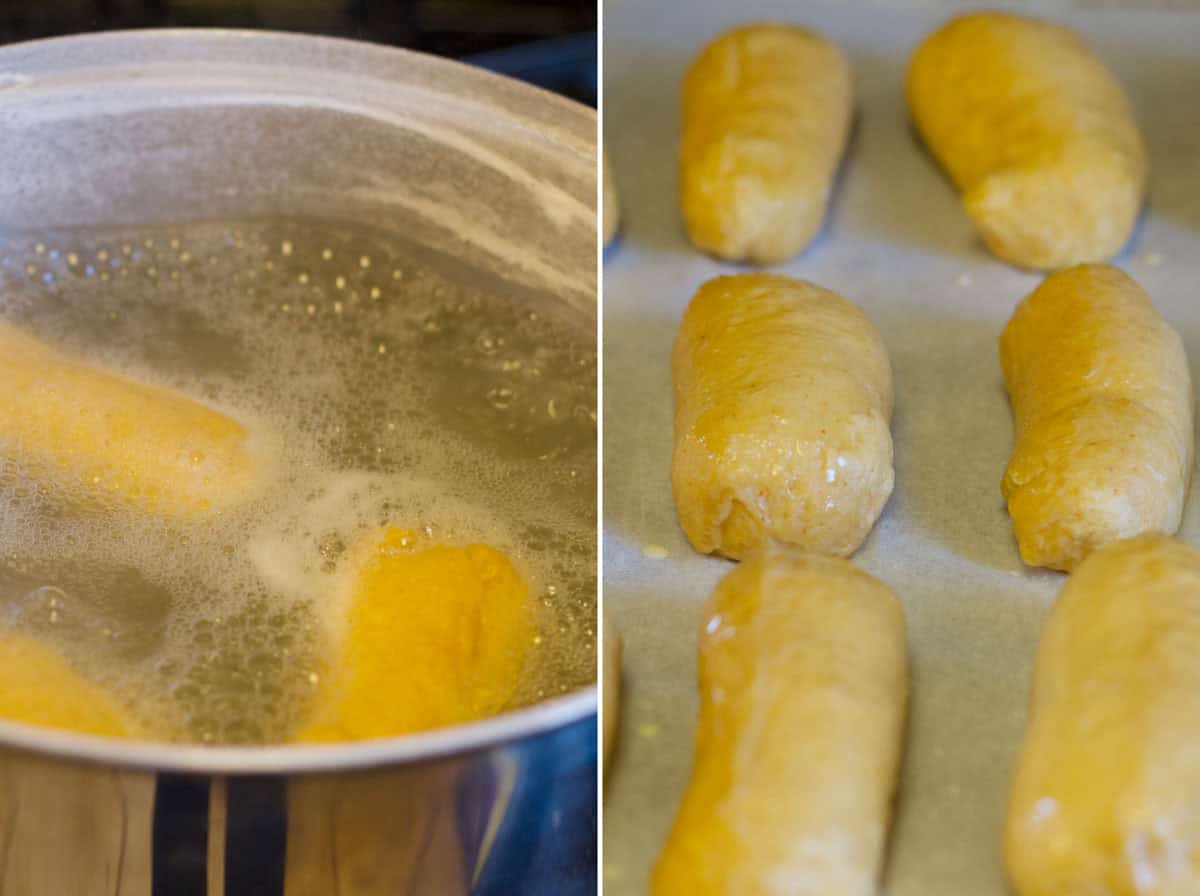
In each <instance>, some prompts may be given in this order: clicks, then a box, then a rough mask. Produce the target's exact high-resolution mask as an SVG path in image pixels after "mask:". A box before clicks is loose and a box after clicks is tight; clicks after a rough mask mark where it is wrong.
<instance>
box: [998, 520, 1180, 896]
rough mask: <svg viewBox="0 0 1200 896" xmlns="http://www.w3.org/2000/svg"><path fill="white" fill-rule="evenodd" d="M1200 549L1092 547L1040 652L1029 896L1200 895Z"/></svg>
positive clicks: (1021, 812) (1011, 818)
mask: <svg viewBox="0 0 1200 896" xmlns="http://www.w3.org/2000/svg"><path fill="white" fill-rule="evenodd" d="M1197 744H1200V551H1197V550H1196V549H1194V548H1191V547H1189V546H1187V545H1184V544H1183V543H1181V542H1179V541H1176V540H1174V539H1172V538H1168V537H1166V536H1162V535H1143V536H1140V537H1138V538H1136V539H1132V540H1127V541H1121V542H1117V543H1115V544H1111V545H1109V546H1107V547H1104V548H1100V549H1098V550H1097V551H1095V552H1094V553H1092V554H1091V555H1090V556H1089V557H1088V558H1087V559H1086V560H1084V561H1083V563H1081V564H1080V566H1079V568H1078V569H1077V570H1076V571H1075V572H1074V574H1072V576H1071V578H1070V579H1068V580H1067V583H1066V585H1065V586H1064V587H1063V589H1062V592H1061V593H1060V594H1059V597H1058V601H1057V602H1056V603H1055V605H1054V609H1053V610H1052V612H1051V614H1050V618H1049V621H1048V622H1047V623H1046V627H1045V630H1044V632H1043V634H1042V640H1041V644H1040V645H1039V647H1038V654H1037V665H1036V669H1035V671H1034V677H1033V693H1032V699H1031V705H1030V721H1029V730H1028V733H1027V735H1026V738H1025V744H1024V746H1023V747H1022V750H1021V753H1020V757H1019V761H1018V763H1017V768H1016V774H1015V777H1014V780H1013V787H1012V795H1011V800H1010V804H1009V811H1008V824H1007V828H1006V831H1005V858H1006V864H1007V866H1008V871H1009V874H1010V876H1011V878H1012V881H1013V883H1014V885H1015V888H1016V892H1017V893H1018V894H1019V896H1135V894H1137V896H1193V894H1196V893H1200V762H1198V761H1197V753H1196V751H1197Z"/></svg>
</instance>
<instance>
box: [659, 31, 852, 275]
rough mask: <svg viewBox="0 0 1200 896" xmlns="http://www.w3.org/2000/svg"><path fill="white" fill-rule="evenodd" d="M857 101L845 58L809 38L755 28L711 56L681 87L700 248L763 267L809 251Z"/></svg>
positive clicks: (685, 158) (687, 192)
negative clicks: (854, 99)
mask: <svg viewBox="0 0 1200 896" xmlns="http://www.w3.org/2000/svg"><path fill="white" fill-rule="evenodd" d="M852 94H853V84H852V76H851V71H850V64H849V62H848V61H847V60H846V57H845V56H844V55H843V54H842V52H841V51H840V50H839V49H838V48H837V47H835V46H834V45H832V44H830V43H829V42H828V41H826V40H824V39H822V38H821V37H820V36H818V35H817V34H814V33H813V32H811V31H808V30H805V29H803V28H797V27H795V26H791V25H781V24H770V23H766V24H754V25H745V26H742V27H740V28H734V29H732V30H730V31H727V32H725V33H724V34H722V35H721V36H719V37H718V38H716V39H715V40H714V41H712V43H710V44H709V45H708V46H707V47H705V48H704V50H702V51H701V53H700V55H699V56H698V57H697V58H696V60H695V61H694V62H693V63H692V66H691V68H690V69H689V70H688V73H687V76H686V78H685V80H684V85H683V122H682V123H683V128H682V138H681V142H680V180H681V186H680V190H681V194H680V196H681V205H682V211H683V219H684V223H685V224H686V226H687V232H688V237H689V239H691V241H692V243H694V244H695V245H696V246H697V247H698V248H700V249H703V250H704V251H706V252H710V253H712V254H713V255H716V256H718V257H720V258H725V259H729V260H747V261H752V262H757V263H761V264H770V263H773V262H778V261H783V260H785V259H787V258H790V257H792V256H793V255H795V254H797V253H798V252H800V250H802V249H803V248H804V247H805V246H807V245H808V243H809V242H810V241H811V240H812V238H813V237H814V236H816V234H817V232H818V231H819V230H820V229H821V222H822V221H823V220H824V217H825V209H826V206H827V204H828V201H829V193H830V190H831V188H832V185H833V179H834V175H835V174H836V172H837V166H838V163H839V161H840V160H841V157H842V153H843V151H844V150H845V147H846V138H847V135H848V132H849V128H850V118H851V110H852V105H853V95H852Z"/></svg>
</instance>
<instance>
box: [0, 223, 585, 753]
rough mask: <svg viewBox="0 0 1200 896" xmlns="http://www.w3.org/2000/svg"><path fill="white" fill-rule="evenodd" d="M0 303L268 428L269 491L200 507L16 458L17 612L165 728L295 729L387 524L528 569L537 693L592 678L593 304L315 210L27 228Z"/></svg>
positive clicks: (19, 319) (33, 323)
mask: <svg viewBox="0 0 1200 896" xmlns="http://www.w3.org/2000/svg"><path fill="white" fill-rule="evenodd" d="M364 260H365V262H364ZM0 317H3V318H4V319H7V320H10V321H12V322H13V323H15V324H17V325H18V326H20V327H22V328H23V329H24V330H25V331H26V332H29V333H31V334H33V335H35V336H36V337H37V338H39V339H42V340H44V341H46V342H48V343H49V344H51V345H53V346H55V347H56V348H58V349H60V350H62V351H63V352H66V353H68V354H70V355H72V356H74V357H78V358H79V359H81V360H84V361H86V362H88V363H93V364H97V365H100V366H102V367H104V368H106V369H108V370H111V371H113V372H117V373H120V374H122V375H125V376H129V377H132V378H134V379H137V380H139V381H141V382H146V383H152V384H157V385H161V386H165V387H169V388H173V389H178V390H180V391H182V392H183V393H185V394H186V395H188V396H190V397H191V398H193V399H195V400H198V401H201V402H204V403H206V404H208V405H209V406H210V407H213V408H215V409H218V410H220V411H221V412H223V413H226V414H228V415H230V416H232V417H234V418H235V419H237V420H239V421H240V422H242V423H243V424H244V425H245V426H246V427H247V429H248V430H249V431H250V433H251V437H250V445H251V449H252V451H253V452H254V453H255V454H256V456H257V457H258V458H259V459H260V460H261V462H262V463H261V467H262V476H261V479H262V482H261V485H260V487H258V488H257V489H256V490H255V492H254V493H253V495H252V496H249V497H247V498H246V499H245V500H244V501H241V502H240V503H239V502H237V501H235V502H232V507H231V508H230V509H228V510H225V511H223V512H222V513H220V514H216V515H208V516H201V517H191V518H182V519H171V518H164V517H160V516H156V515H153V514H147V513H145V512H139V511H137V510H136V509H130V508H129V507H127V506H123V504H122V502H120V501H116V500H112V499H110V498H106V497H105V496H104V495H103V494H101V495H100V496H97V494H95V493H90V492H88V490H86V489H84V490H82V491H81V490H80V488H79V487H78V486H74V485H70V484H69V483H66V484H64V483H60V482H48V481H46V480H45V479H44V478H41V479H39V478H37V477H36V476H35V475H32V474H33V471H31V470H27V469H24V468H23V467H22V466H21V464H20V462H19V459H18V458H14V457H8V458H3V457H0V625H10V626H16V627H18V628H24V629H28V630H32V631H35V632H36V633H37V634H38V635H39V636H42V637H47V638H50V639H51V640H54V641H55V643H57V644H58V645H59V646H60V647H61V648H62V649H63V650H64V651H65V652H66V653H68V655H69V656H70V657H71V659H72V660H73V661H74V662H75V663H76V664H77V665H79V666H80V667H81V668H82V669H84V670H85V671H86V672H87V674H89V675H92V676H93V677H95V678H97V679H99V680H101V681H103V682H104V683H106V684H108V685H109V686H111V687H113V688H114V689H116V690H117V691H118V692H119V693H121V694H122V695H124V696H125V697H126V698H127V699H129V700H131V701H132V705H133V706H134V708H135V711H136V712H137V713H138V714H139V715H140V716H141V717H142V718H143V719H146V720H151V721H152V722H153V723H154V727H155V728H156V729H157V730H160V731H161V732H162V734H163V736H164V737H172V738H177V739H187V740H203V741H222V742H254V741H267V740H274V739H279V738H281V737H284V736H286V733H287V731H288V730H289V729H290V728H291V726H293V725H294V724H295V723H296V721H297V720H298V715H299V713H301V712H302V709H303V703H304V697H305V695H306V694H307V693H309V691H310V690H311V687H312V682H311V675H312V672H313V669H314V668H315V665H316V657H317V651H319V650H320V649H321V645H322V637H323V635H322V632H323V631H325V630H326V629H327V627H328V625H329V620H328V618H327V617H324V616H322V613H323V612H324V613H328V611H329V605H330V603H331V600H335V599H336V596H337V595H338V594H341V593H344V591H345V588H344V586H339V584H338V583H339V582H343V581H344V578H345V576H346V575H347V571H346V569H345V566H346V564H345V563H344V562H342V561H343V560H344V558H345V557H346V556H349V555H350V554H351V553H352V552H351V551H350V550H349V549H350V548H351V547H353V546H354V545H355V544H357V543H360V542H361V541H362V540H363V539H365V538H369V537H371V533H373V532H377V531H378V530H379V528H380V527H381V526H383V525H388V524H392V525H397V526H401V527H405V528H410V529H413V530H416V531H425V532H428V533H431V535H432V537H433V538H435V539H436V540H441V541H448V542H453V543H465V542H472V541H476V542H482V543H486V544H490V545H493V546H494V547H496V548H498V549H500V550H503V551H504V552H506V553H507V554H509V556H510V557H512V559H513V560H514V562H515V563H516V564H517V565H518V567H519V568H520V569H521V570H522V572H523V573H524V575H525V576H526V578H527V579H528V581H529V583H530V586H531V591H532V593H534V594H535V596H536V597H537V600H536V607H537V617H538V619H537V621H538V629H539V637H538V642H539V646H538V648H537V650H536V652H535V660H534V663H533V664H532V668H531V670H530V674H529V676H528V680H527V681H526V682H525V684H524V686H523V688H522V692H521V695H520V702H530V701H534V700H536V699H539V698H540V697H544V696H549V695H551V694H555V693H559V692H561V691H564V690H569V689H571V688H573V687H577V686H579V685H581V684H583V683H585V682H590V681H593V680H594V676H595V614H596V610H595V607H596V583H595V558H596V543H595V506H594V504H595V483H596V458H595V432H596V430H595V426H596V424H595V414H596V411H595V395H596V354H595V345H594V336H593V333H592V332H591V329H590V328H589V327H586V326H583V325H580V324H579V323H577V322H573V321H570V320H568V319H566V318H565V317H560V316H558V315H556V314H555V312H554V309H553V308H546V307H542V306H540V305H534V304H531V303H524V302H514V301H512V300H511V299H506V298H502V297H500V296H497V295H494V294H492V293H491V292H489V290H488V288H487V286H486V284H484V285H482V286H481V285H479V284H473V283H470V282H468V281H467V280H466V279H465V278H456V277H455V276H454V275H453V274H452V273H440V272H439V271H438V270H435V269H434V267H433V266H431V265H430V264H427V263H426V262H425V260H423V259H421V257H420V256H419V255H418V254H417V252H416V251H415V250H413V249H411V248H410V247H407V246H406V245H405V244H404V243H403V242H400V241H397V240H395V239H393V238H390V237H388V236H386V235H384V234H382V232H378V231H371V230H368V229H365V228H360V229H354V228H347V227H346V226H345V225H343V224H337V225H332V224H326V223H321V222H315V221H271V222H233V223H230V222H210V223H201V224H191V225H186V226H177V227H172V228H169V229H155V230H146V231H136V232H135V231H122V232H110V233H88V234H63V233H40V234H37V235H36V237H29V238H27V239H26V238H22V239H21V240H19V241H9V243H8V244H7V247H6V251H5V252H4V256H3V258H0ZM0 442H2V434H0ZM0 447H2V445H0ZM0 454H2V452H0Z"/></svg>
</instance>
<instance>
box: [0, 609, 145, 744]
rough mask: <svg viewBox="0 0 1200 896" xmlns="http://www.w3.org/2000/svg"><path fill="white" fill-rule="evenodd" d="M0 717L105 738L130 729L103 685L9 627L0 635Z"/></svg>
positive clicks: (129, 733)
mask: <svg viewBox="0 0 1200 896" xmlns="http://www.w3.org/2000/svg"><path fill="white" fill-rule="evenodd" d="M0 719H5V720H8V721H11V722H25V723H27V724H31V725H43V726H46V727H49V728H63V729H66V730H69V731H77V732H80V733H83V734H103V735H107V736H109V737H132V736H134V733H135V732H134V725H133V723H132V722H131V721H130V719H129V718H128V717H127V715H126V713H125V710H124V709H123V708H122V707H121V706H120V705H118V704H117V702H116V701H115V700H113V699H112V698H111V697H110V696H109V695H108V694H107V693H106V692H105V691H104V689H103V688H101V687H100V686H99V685H98V684H94V683H93V682H91V681H89V680H87V679H86V678H84V677H83V676H82V675H80V674H79V673H78V672H76V671H75V670H74V669H73V668H72V667H71V665H70V664H69V663H68V662H67V661H66V660H65V659H64V658H63V657H62V656H61V655H60V654H59V653H58V652H57V651H56V650H54V649H53V648H52V647H50V646H48V645H46V644H43V643H42V642H41V641H38V640H37V639H35V638H32V637H30V636H29V635H23V634H19V633H17V632H12V631H7V632H4V633H2V634H0Z"/></svg>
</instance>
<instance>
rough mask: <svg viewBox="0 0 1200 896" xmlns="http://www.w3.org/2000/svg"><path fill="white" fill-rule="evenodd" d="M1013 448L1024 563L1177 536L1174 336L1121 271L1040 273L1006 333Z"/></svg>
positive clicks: (1187, 397)
mask: <svg viewBox="0 0 1200 896" xmlns="http://www.w3.org/2000/svg"><path fill="white" fill-rule="evenodd" d="M1000 361H1001V364H1002V366H1003V368H1004V379H1005V382H1006V383H1007V385H1008V394H1009V398H1010V400H1011V402H1012V407H1013V418H1014V420H1013V422H1014V428H1015V435H1016V440H1015V441H1016V444H1015V447H1014V449H1013V455H1012V459H1011V460H1010V461H1009V464H1008V469H1007V470H1006V471H1005V473H1004V482H1003V484H1002V487H1001V488H1002V491H1003V493H1004V497H1005V498H1006V499H1007V500H1008V512H1009V514H1010V515H1011V516H1012V521H1013V529H1014V531H1015V532H1016V536H1017V543H1018V545H1019V546H1020V549H1021V559H1023V560H1024V561H1025V562H1026V563H1028V564H1030V565H1031V566H1049V567H1051V568H1053V569H1064V570H1069V569H1071V568H1073V567H1074V566H1075V564H1076V563H1078V562H1079V561H1080V560H1081V559H1082V558H1083V557H1084V556H1085V555H1086V554H1087V553H1088V552H1089V551H1090V550H1092V549H1093V548H1095V547H1097V546H1099V545H1102V544H1105V543H1107V542H1110V541H1115V540H1116V539H1119V538H1128V537H1130V536H1133V535H1138V534H1140V533H1142V532H1148V531H1155V532H1167V533H1171V532H1175V531H1176V530H1177V529H1178V528H1179V521H1180V517H1181V515H1182V513H1183V502H1184V498H1185V496H1186V494H1187V487H1188V480H1189V478H1190V475H1191V469H1192V450H1193V448H1192V443H1193V435H1192V413H1193V412H1192V383H1191V377H1190V376H1189V374H1188V366H1187V358H1186V357H1185V356H1184V353H1183V343H1182V342H1181V340H1180V338H1179V335H1178V334H1177V333H1176V332H1175V331H1174V330H1173V329H1171V326H1170V325H1169V324H1168V323H1167V322H1166V321H1165V320H1163V318H1162V317H1161V316H1160V315H1159V314H1158V312H1157V311H1156V310H1155V309H1154V306H1153V305H1152V304H1151V303H1150V299H1149V297H1148V296H1147V295H1146V293H1145V292H1143V291H1142V289H1141V287H1139V286H1138V285H1137V284H1136V283H1135V282H1134V281H1133V280H1132V279H1130V278H1129V277H1128V276H1127V275H1126V274H1124V273H1122V272H1121V271H1119V270H1117V269H1116V268H1113V267H1109V266H1108V265H1083V266H1080V267H1075V268H1070V269H1068V270H1065V271H1059V272H1058V273H1056V274H1052V275H1051V276H1049V277H1047V278H1046V279H1045V281H1043V283H1042V285H1041V286H1039V287H1038V288H1037V289H1035V290H1034V291H1033V292H1032V293H1031V294H1030V295H1029V296H1028V297H1027V298H1026V299H1025V301H1023V302H1022V303H1021V304H1020V305H1019V306H1018V307H1017V310H1016V312H1015V313H1014V314H1013V316H1012V320H1010V321H1009V323H1008V326H1007V327H1005V329H1004V334H1003V335H1002V336H1001V339H1000Z"/></svg>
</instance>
